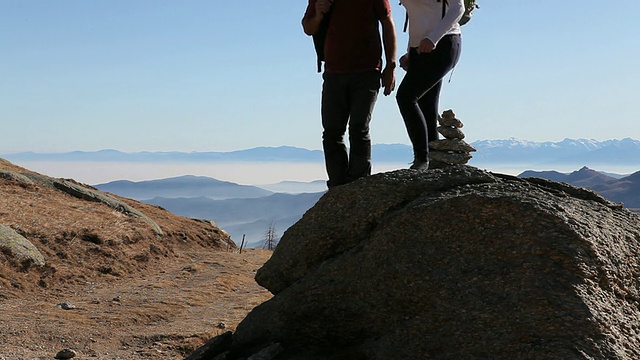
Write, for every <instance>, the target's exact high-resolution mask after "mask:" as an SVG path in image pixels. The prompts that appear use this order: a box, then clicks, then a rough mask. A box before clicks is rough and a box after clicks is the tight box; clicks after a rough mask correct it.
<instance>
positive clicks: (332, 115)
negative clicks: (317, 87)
mask: <svg viewBox="0 0 640 360" xmlns="http://www.w3.org/2000/svg"><path fill="white" fill-rule="evenodd" d="M323 79H324V83H323V86H322V127H323V129H324V131H323V133H322V147H323V149H324V159H325V165H326V168H327V175H328V176H329V181H327V186H328V187H329V188H331V187H334V186H338V185H342V184H346V183H348V182H350V181H353V180H355V179H358V178H361V177H363V176H367V175H370V174H371V138H370V136H369V123H370V122H371V114H372V113H373V108H374V105H375V102H376V98H377V96H378V91H379V90H380V81H381V80H380V72H378V71H369V72H362V73H353V74H330V73H325V74H324V75H323ZM347 125H348V127H349V153H348V154H347V148H346V146H345V143H344V134H345V132H346V131H347Z"/></svg>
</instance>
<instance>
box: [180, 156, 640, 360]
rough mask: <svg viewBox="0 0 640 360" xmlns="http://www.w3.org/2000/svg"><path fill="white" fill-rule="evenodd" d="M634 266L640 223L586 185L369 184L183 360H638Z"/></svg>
mask: <svg viewBox="0 0 640 360" xmlns="http://www.w3.org/2000/svg"><path fill="white" fill-rule="evenodd" d="M639 259H640V218H638V216H637V215H636V214H634V213H632V212H630V211H628V210H627V209H624V208H622V206H620V205H618V204H614V203H612V202H609V201H608V200H606V199H604V198H602V197H601V196H599V195H597V194H596V193H594V192H591V191H589V190H585V189H580V188H575V187H572V186H569V185H566V184H561V183H556V182H551V181H547V180H543V179H535V178H530V179H518V178H516V177H512V176H507V175H500V174H492V173H489V172H486V171H482V170H479V169H476V168H473V167H469V166H463V165H461V166H453V167H449V168H446V169H441V170H429V171H410V170H400V171H395V172H391V173H384V174H378V175H374V176H371V177H368V178H365V179H361V180H359V181H356V182H354V183H351V184H349V185H345V186H342V187H338V188H336V189H332V190H330V191H329V192H328V193H327V194H326V195H324V196H323V198H321V199H320V201H319V202H318V203H317V204H316V206H315V207H313V208H312V209H310V210H309V211H308V212H307V213H306V214H305V215H304V216H303V218H302V219H301V220H300V221H299V222H298V223H296V224H295V225H293V226H292V227H291V228H289V229H288V230H287V231H286V232H285V234H284V236H283V237H282V239H281V241H280V244H279V245H278V247H277V249H276V251H275V252H274V254H273V256H272V258H271V259H270V260H269V261H268V262H267V263H266V264H265V265H264V266H263V267H262V268H261V269H260V270H259V271H258V273H257V275H256V280H257V281H258V283H259V284H261V285H262V286H264V287H266V288H267V289H269V290H270V291H271V292H272V293H273V294H274V295H275V296H274V297H273V298H272V299H271V300H269V301H267V302H265V303H263V304H262V305H260V306H258V307H256V308H255V309H254V310H253V311H252V312H251V313H250V314H249V315H248V316H247V317H246V318H245V319H244V321H243V322H242V323H241V324H240V325H239V326H238V328H237V329H236V332H235V333H234V334H233V335H232V341H228V342H226V344H227V345H225V347H220V348H218V349H208V352H207V354H208V355H207V356H208V357H207V356H200V357H192V359H214V358H215V359H226V360H230V359H245V358H248V357H249V356H251V355H252V354H254V355H255V354H258V353H260V351H261V350H262V349H266V348H270V349H271V348H273V346H274V344H278V349H279V351H278V354H277V355H274V356H272V357H270V358H271V359H383V360H384V359H637V358H640V338H639V332H640V308H639V307H640V284H639V280H640V260H639ZM226 336H230V335H226ZM256 358H257V357H256ZM261 358H264V357H261ZM265 359H266V358H265Z"/></svg>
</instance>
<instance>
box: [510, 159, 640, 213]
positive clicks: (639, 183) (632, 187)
mask: <svg viewBox="0 0 640 360" xmlns="http://www.w3.org/2000/svg"><path fill="white" fill-rule="evenodd" d="M518 177H539V178H544V179H548V180H553V181H560V182H566V183H569V184H571V185H574V186H580V187H585V188H588V189H591V190H594V191H596V192H598V193H599V194H600V195H602V196H604V197H605V198H607V199H609V200H611V201H614V202H617V203H620V202H622V203H624V205H625V207H628V208H631V209H634V210H636V211H637V210H638V209H640V171H638V172H636V173H634V174H631V175H629V176H625V177H622V178H615V177H612V176H609V175H607V174H604V173H602V172H599V171H595V170H592V169H589V168H588V167H583V168H581V169H580V170H578V171H574V172H572V173H570V174H563V173H559V172H557V171H530V170H529V171H525V172H523V173H521V174H520V175H518Z"/></svg>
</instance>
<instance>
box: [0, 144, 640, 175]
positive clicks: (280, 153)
mask: <svg viewBox="0 0 640 360" xmlns="http://www.w3.org/2000/svg"><path fill="white" fill-rule="evenodd" d="M471 145H472V146H474V147H475V148H476V149H477V151H476V152H474V153H473V159H472V160H471V162H470V165H474V166H479V165H482V166H484V165H485V164H537V165H549V166H547V167H549V168H554V167H555V166H554V165H559V164H567V165H573V168H576V167H578V166H583V165H587V166H591V167H597V165H615V164H617V165H627V166H637V167H638V168H640V140H634V139H631V138H625V139H621V140H606V141H596V140H591V139H564V140H562V141H559V142H533V141H527V140H521V139H516V138H511V139H505V140H479V141H475V142H472V143H471ZM411 154H412V151H411V147H410V146H409V145H405V144H376V145H373V148H372V158H373V161H374V162H399V163H406V162H408V161H410V159H411V158H412V155H411ZM0 156H2V157H4V158H6V159H8V160H10V161H95V162H100V161H110V162H158V163H162V162H239V161H247V162H250V161H258V162H318V163H321V162H322V161H323V154H322V151H321V150H309V149H304V148H298V147H292V146H280V147H256V148H252V149H246V150H238V151H230V152H147V151H143V152H133V153H126V152H120V151H117V150H100V151H93V152H86V151H73V152H66V153H34V152H21V153H13V154H2V155H0Z"/></svg>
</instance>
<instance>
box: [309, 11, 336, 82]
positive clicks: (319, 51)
mask: <svg viewBox="0 0 640 360" xmlns="http://www.w3.org/2000/svg"><path fill="white" fill-rule="evenodd" d="M332 10H333V7H331V9H330V10H329V12H327V13H326V14H324V17H323V18H322V21H321V22H320V25H319V26H318V30H317V31H316V33H315V34H313V36H312V37H313V45H314V46H315V48H316V55H317V58H318V72H319V73H320V72H322V62H323V61H324V42H325V40H326V39H327V31H328V30H329V21H330V19H331V11H332Z"/></svg>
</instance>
